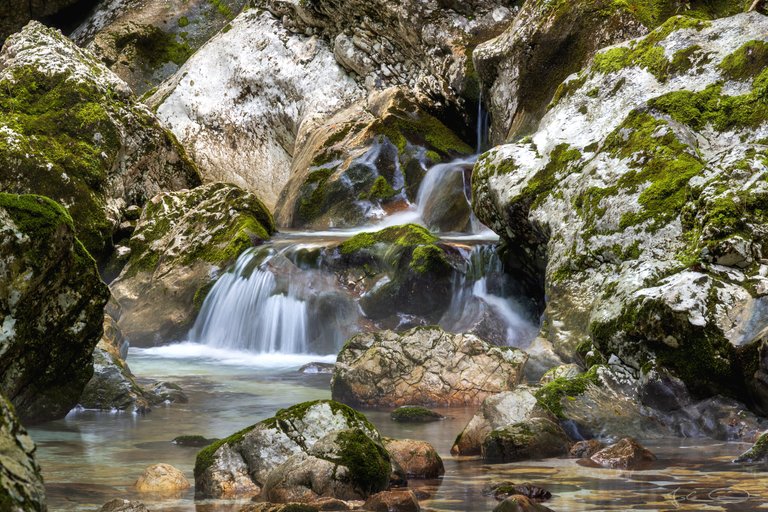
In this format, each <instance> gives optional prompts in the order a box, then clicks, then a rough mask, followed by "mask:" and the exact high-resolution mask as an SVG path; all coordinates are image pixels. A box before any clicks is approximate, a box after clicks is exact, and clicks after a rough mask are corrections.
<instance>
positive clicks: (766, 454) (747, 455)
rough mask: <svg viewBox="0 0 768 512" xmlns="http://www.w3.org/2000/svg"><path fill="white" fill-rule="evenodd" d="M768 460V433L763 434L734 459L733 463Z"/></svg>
mask: <svg viewBox="0 0 768 512" xmlns="http://www.w3.org/2000/svg"><path fill="white" fill-rule="evenodd" d="M766 460H768V433H763V434H762V435H761V436H760V437H759V438H758V439H757V441H755V444H753V445H752V447H751V448H750V449H749V450H747V451H745V452H744V453H742V454H741V455H739V456H738V457H736V459H734V461H733V462H736V463H742V462H764V461H766Z"/></svg>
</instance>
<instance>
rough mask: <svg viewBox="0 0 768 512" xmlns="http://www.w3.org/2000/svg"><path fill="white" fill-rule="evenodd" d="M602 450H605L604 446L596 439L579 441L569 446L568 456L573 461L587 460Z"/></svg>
mask: <svg viewBox="0 0 768 512" xmlns="http://www.w3.org/2000/svg"><path fill="white" fill-rule="evenodd" d="M603 448H605V444H603V443H601V442H600V441H598V440H597V439H589V440H586V441H579V442H577V443H575V444H574V445H573V446H571V449H570V450H569V451H568V456H569V457H573V458H575V459H588V458H590V457H592V456H593V455H594V454H596V453H597V452H599V451H600V450H602V449H603Z"/></svg>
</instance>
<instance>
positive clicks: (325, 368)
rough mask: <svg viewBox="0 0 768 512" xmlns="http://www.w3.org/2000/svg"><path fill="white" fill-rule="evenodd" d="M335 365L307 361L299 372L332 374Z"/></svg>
mask: <svg viewBox="0 0 768 512" xmlns="http://www.w3.org/2000/svg"><path fill="white" fill-rule="evenodd" d="M334 366H335V365H334V364H333V363H307V364H305V365H304V366H302V367H301V368H299V373H305V374H308V375H316V374H331V373H333V367H334Z"/></svg>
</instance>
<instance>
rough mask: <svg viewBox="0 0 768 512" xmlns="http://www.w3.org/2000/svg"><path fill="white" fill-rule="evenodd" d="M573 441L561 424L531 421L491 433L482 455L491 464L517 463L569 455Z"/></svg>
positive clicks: (487, 437)
mask: <svg viewBox="0 0 768 512" xmlns="http://www.w3.org/2000/svg"><path fill="white" fill-rule="evenodd" d="M570 447H571V440H570V438H569V437H568V435H567V434H566V433H565V431H564V430H563V429H562V428H561V427H560V425H559V424H558V423H557V421H555V420H553V419H551V418H545V417H537V418H530V419H527V420H526V421H524V422H519V423H513V424H511V425H507V426H505V427H502V428H498V429H495V430H493V431H492V432H490V433H489V434H488V435H487V436H486V437H485V440H484V441H483V445H482V449H481V456H482V458H483V460H486V461H489V462H517V461H521V460H531V459H545V458H549V457H560V456H562V455H566V454H567V453H568V450H569V449H570Z"/></svg>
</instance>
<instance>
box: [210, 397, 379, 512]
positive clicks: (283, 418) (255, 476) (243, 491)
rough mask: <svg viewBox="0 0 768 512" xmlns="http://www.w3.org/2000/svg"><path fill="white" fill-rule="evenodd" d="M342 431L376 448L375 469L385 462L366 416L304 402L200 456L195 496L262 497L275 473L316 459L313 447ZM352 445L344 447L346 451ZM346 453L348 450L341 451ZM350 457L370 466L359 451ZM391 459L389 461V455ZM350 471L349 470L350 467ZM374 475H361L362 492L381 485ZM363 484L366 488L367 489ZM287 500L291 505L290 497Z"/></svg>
mask: <svg viewBox="0 0 768 512" xmlns="http://www.w3.org/2000/svg"><path fill="white" fill-rule="evenodd" d="M340 432H347V433H349V434H344V435H343V436H342V437H344V436H348V437H349V438H350V439H349V440H354V439H357V438H361V439H362V440H361V441H360V442H361V443H363V444H364V446H366V447H376V448H375V449H373V452H372V453H371V454H369V455H370V456H371V457H373V459H371V463H372V464H376V460H377V459H376V457H382V458H385V455H383V454H381V453H380V452H379V449H381V450H382V451H383V448H381V447H380V445H379V443H380V441H381V438H380V436H379V433H378V431H377V430H376V428H375V427H374V426H373V425H372V424H371V423H370V422H369V421H368V420H367V419H366V418H365V416H363V415H362V414H360V413H359V412H357V411H355V410H354V409H351V408H350V407H347V406H346V405H343V404H340V403H338V402H333V401H330V400H319V401H315V402H305V403H301V404H298V405H294V406H293V407H290V408H288V409H281V410H280V411H278V412H277V414H276V415H275V416H274V417H273V418H269V419H266V420H264V421H261V422H259V423H257V424H256V425H253V426H251V427H248V428H246V429H244V430H242V431H240V432H238V433H236V434H234V435H233V436H230V437H228V438H226V439H222V440H221V441H218V442H216V443H214V444H212V445H210V446H209V447H207V448H205V449H204V450H202V451H201V452H200V453H198V455H197V461H196V463H195V489H196V493H197V495H198V496H200V497H208V498H232V497H244V496H251V495H256V494H259V493H260V492H261V489H262V487H263V486H264V485H265V484H266V483H267V481H268V479H269V478H272V477H271V473H272V472H273V471H274V470H276V468H279V467H280V466H281V465H282V464H283V463H286V462H287V461H288V460H289V459H290V458H292V457H295V456H298V457H307V456H308V455H312V453H311V450H312V448H313V447H314V446H315V445H316V444H317V443H318V442H319V441H320V440H321V439H323V438H325V437H326V436H329V435H335V434H337V433H340ZM363 438H364V439H363ZM342 440H343V439H342ZM342 440H339V442H341V441H342ZM353 444H354V443H353ZM357 444H359V443H357ZM347 445H349V443H345V446H347ZM349 446H350V448H353V447H354V446H352V445H349ZM341 452H344V450H343V449H342V450H341ZM377 453H378V454H379V455H377ZM384 453H386V452H384ZM338 455H339V456H341V455H342V454H341V453H339V454H338ZM349 457H351V458H353V459H355V460H356V461H359V463H360V464H364V463H367V462H365V461H364V460H363V459H364V457H363V458H362V459H361V458H360V452H359V450H351V451H350V453H349ZM320 458H324V457H320ZM324 459H327V457H325V458H324ZM386 460H387V462H388V461H389V456H388V455H386ZM326 462H328V461H327V460H326ZM357 463H358V462H355V464H357ZM320 464H321V465H323V466H325V465H327V464H323V463H320ZM349 464H352V462H350V463H349ZM346 467H347V468H349V467H350V466H349V465H346ZM297 471H299V469H297ZM372 471H373V472H372V473H371V475H372V476H371V477H370V479H369V478H368V477H365V473H361V474H360V475H359V476H360V478H365V479H366V482H362V483H361V487H362V488H369V487H370V488H371V489H373V488H378V487H379V486H381V485H382V484H381V482H380V481H379V479H378V478H377V477H376V475H377V474H378V473H376V471H375V468H374V470H372ZM293 472H294V471H285V470H283V471H281V473H280V475H282V476H280V478H279V479H277V476H276V477H275V478H276V479H277V480H275V483H274V484H273V487H275V488H276V487H277V486H278V481H284V479H285V478H292V477H291V476H290V474H291V473H293ZM390 472H391V468H389V467H388V468H386V477H387V478H386V482H384V486H385V487H386V484H387V482H388V478H389V474H390ZM368 480H370V482H369V481H368ZM363 483H364V484H365V485H362V484H363ZM275 492H276V493H277V491H275ZM284 501H292V500H291V499H287V498H286V499H285V500H284Z"/></svg>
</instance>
